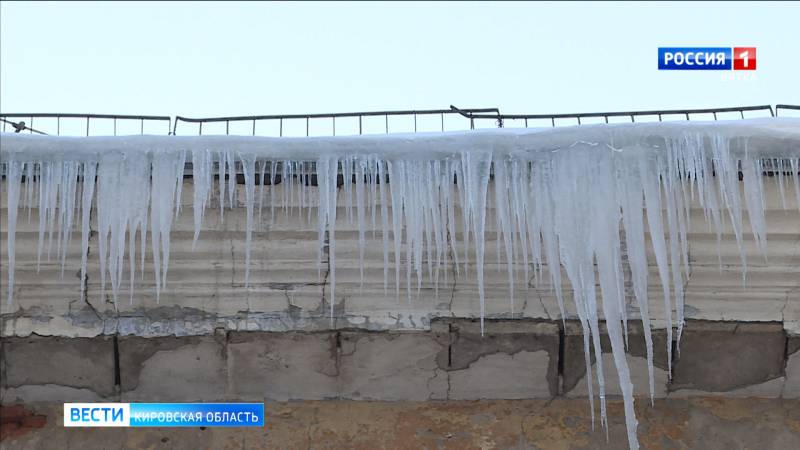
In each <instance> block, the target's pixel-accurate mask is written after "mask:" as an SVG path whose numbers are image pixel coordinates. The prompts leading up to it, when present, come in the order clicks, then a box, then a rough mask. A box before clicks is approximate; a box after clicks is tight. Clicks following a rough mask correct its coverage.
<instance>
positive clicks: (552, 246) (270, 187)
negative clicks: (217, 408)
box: [2, 138, 800, 448]
mask: <svg viewBox="0 0 800 450" xmlns="http://www.w3.org/2000/svg"><path fill="white" fill-rule="evenodd" d="M14 158H17V157H14ZM14 158H12V159H8V160H4V161H3V166H2V169H3V173H4V174H5V178H6V190H7V208H8V222H7V224H8V301H9V302H11V301H12V296H13V289H14V286H13V284H14V265H15V249H14V240H15V232H16V223H17V214H18V211H19V210H22V211H23V212H24V211H25V209H26V208H27V217H28V221H30V220H31V210H32V209H34V208H36V209H38V211H39V214H38V234H39V240H38V248H37V261H36V265H37V270H38V268H39V266H40V263H41V260H42V257H43V254H44V255H45V257H46V258H47V259H48V260H49V259H50V257H51V253H55V257H56V258H57V259H59V260H60V263H61V273H62V276H63V272H64V265H65V261H66V254H67V248H68V247H69V245H70V240H71V239H72V230H73V229H74V228H76V227H77V226H78V224H80V231H81V249H82V251H81V292H82V293H83V292H84V290H85V289H86V279H87V276H86V271H87V258H88V249H89V240H90V221H91V217H92V215H93V216H94V217H95V219H96V227H97V228H96V230H95V231H96V232H97V246H98V250H97V254H98V258H99V261H100V272H101V273H100V281H101V292H104V291H105V287H106V282H107V279H108V280H109V281H110V285H111V290H112V294H113V298H114V300H115V302H116V301H117V298H118V294H119V290H120V285H121V282H122V280H123V278H125V277H126V276H125V275H126V274H125V273H124V268H125V266H126V263H125V256H126V255H127V258H128V261H127V269H128V273H127V278H129V282H130V301H133V296H134V290H133V286H134V283H135V281H134V278H135V271H136V267H137V266H139V268H140V269H139V270H140V272H143V271H144V262H145V254H146V251H147V245H146V242H147V241H148V239H149V241H150V252H151V255H152V259H153V263H154V268H155V289H156V292H157V295H158V294H159V293H160V292H161V290H162V289H163V288H164V286H165V285H166V283H167V271H168V262H169V253H170V230H171V227H172V224H173V222H174V220H175V217H176V216H177V215H178V214H180V213H181V198H182V188H183V185H184V176H185V175H187V174H188V172H189V170H191V175H192V187H193V193H192V203H193V215H194V228H195V229H194V241H195V242H196V241H197V239H198V238H199V237H200V234H201V229H202V226H203V221H204V215H205V214H206V213H207V209H208V207H209V205H210V202H211V200H212V196H216V197H217V198H218V202H219V206H220V208H219V214H220V219H221V220H224V215H225V208H226V207H228V208H230V207H234V206H236V205H238V204H239V203H238V202H240V203H243V204H244V207H245V208H246V215H247V221H246V223H247V225H246V247H245V248H246V252H245V259H246V261H245V267H246V272H245V285H246V286H247V285H249V282H250V281H249V274H250V248H251V241H252V239H253V232H254V228H255V227H256V224H257V223H261V222H262V217H263V216H264V215H266V214H269V216H270V218H271V220H274V217H275V214H276V210H277V211H278V213H280V212H281V210H282V212H283V214H284V215H290V214H297V215H298V217H300V218H301V219H302V220H306V221H310V220H313V217H312V216H313V215H314V212H315V210H316V218H317V230H318V235H319V236H318V237H319V239H318V248H317V261H318V267H322V266H323V265H324V264H326V263H327V264H328V266H329V270H330V276H329V283H330V298H331V301H330V307H331V316H333V306H334V303H335V298H336V297H335V295H336V291H335V289H336V270H335V266H336V239H335V237H336V225H337V213H338V210H339V209H340V208H343V214H344V215H345V216H346V219H347V221H348V222H349V223H350V224H354V225H356V227H357V230H358V243H359V247H358V248H359V263H360V266H359V267H360V273H361V279H362V282H363V273H364V264H365V261H364V255H365V248H366V245H367V241H368V239H369V238H368V235H369V234H370V233H371V238H372V239H374V240H379V241H380V243H381V245H382V247H383V286H384V291H385V292H386V294H387V295H388V294H389V292H390V291H392V289H391V288H392V287H393V288H394V289H393V290H394V294H395V295H397V296H399V295H400V291H401V288H402V289H405V290H406V293H407V296H408V298H409V300H410V299H411V297H412V293H413V292H414V291H415V290H417V291H419V289H421V288H422V286H423V284H424V283H425V282H427V283H430V284H432V285H433V286H434V287H435V288H436V289H437V290H438V285H439V283H440V282H442V281H443V282H446V280H447V278H446V277H447V276H448V272H449V270H448V268H449V267H455V269H456V272H457V274H458V276H461V274H464V276H472V275H471V274H474V276H475V277H476V279H477V285H478V292H479V297H480V317H481V326H483V318H484V315H485V307H484V304H485V301H484V277H483V272H484V270H483V269H484V265H485V261H484V259H485V243H486V240H487V235H490V234H494V240H495V241H496V245H497V247H498V251H497V257H498V261H497V262H498V266H499V265H500V263H501V261H500V258H501V257H502V258H503V259H504V261H502V263H503V264H504V265H505V267H506V270H507V276H508V289H509V310H510V311H511V312H512V313H513V312H514V311H515V301H514V298H515V295H519V294H515V287H517V285H518V284H519V281H517V280H522V281H523V282H524V285H525V288H526V289H527V286H528V283H527V280H529V277H530V275H531V274H532V275H533V276H535V277H537V279H541V278H542V277H543V276H544V275H543V274H544V273H545V272H546V273H548V274H549V277H550V283H551V284H552V286H553V289H554V293H555V296H556V298H557V301H558V305H559V309H560V312H561V316H562V318H564V317H566V314H565V312H564V300H563V299H564V297H565V294H564V293H563V292H562V283H563V282H565V281H566V282H568V283H569V286H570V287H571V290H572V299H573V302H574V307H575V310H576V312H577V315H578V318H579V320H580V323H581V325H582V328H583V332H584V346H585V357H586V364H587V374H589V375H590V376H588V377H587V382H588V389H589V394H590V395H589V398H590V408H591V409H592V413H593V414H592V424H593V426H594V411H595V406H594V393H593V377H592V376H591V370H590V369H591V352H592V350H593V351H594V353H595V355H598V356H599V355H600V353H601V350H600V332H601V331H600V328H599V323H600V313H599V311H600V310H601V308H602V315H603V316H604V318H605V319H606V322H607V325H608V326H607V330H608V335H609V338H610V342H611V346H612V354H613V356H614V360H615V365H616V368H617V371H618V373H619V379H620V385H621V390H622V393H623V397H624V400H625V414H626V423H627V427H628V431H629V445H630V447H631V448H637V447H638V441H637V439H636V419H635V416H634V413H633V394H632V385H631V382H630V374H629V372H628V366H627V362H626V361H625V347H626V345H627V339H628V337H627V320H628V317H627V314H628V311H627V307H626V302H625V300H626V298H630V297H634V298H635V300H636V302H637V304H638V308H639V311H640V315H641V319H642V321H643V328H644V334H645V340H646V343H647V360H648V372H649V383H650V396H651V401H652V397H653V392H654V374H653V345H652V336H651V327H650V316H649V311H648V301H647V300H648V299H647V292H648V288H647V283H648V277H647V275H648V260H649V259H650V258H649V257H648V241H649V242H650V247H649V250H650V254H652V255H654V258H655V263H656V267H657V272H658V277H659V279H660V282H661V287H662V291H663V302H664V307H665V310H666V311H671V310H673V308H674V309H675V318H674V322H673V317H672V316H671V314H667V316H666V319H667V324H666V331H667V334H668V338H667V342H668V343H670V342H672V341H673V337H672V334H673V326H674V327H675V329H676V333H677V336H676V340H678V341H679V340H680V336H681V332H682V329H683V323H684V319H683V309H684V308H683V286H684V282H685V280H686V279H687V278H688V269H689V259H688V240H687V234H688V232H689V227H690V210H691V208H692V206H694V207H695V208H697V207H699V208H701V209H702V211H703V214H704V218H705V220H706V222H707V223H708V225H709V227H710V229H711V230H713V231H714V232H715V233H716V235H717V239H718V241H719V240H720V239H721V237H722V233H723V230H724V228H725V227H726V226H729V227H730V229H731V231H732V232H733V234H734V236H735V238H736V241H737V244H738V246H739V250H740V255H741V258H742V266H743V267H746V261H745V258H744V250H743V241H744V233H745V231H744V230H745V223H744V217H743V210H747V214H748V219H749V223H750V228H751V230H752V233H753V237H754V241H755V243H756V245H757V246H758V248H759V249H760V250H761V252H762V253H763V254H764V255H765V256H766V223H765V213H764V210H765V206H764V205H765V198H764V182H765V181H764V180H765V178H764V176H763V175H764V174H765V173H769V174H772V175H775V176H773V177H772V178H768V179H770V180H774V182H775V183H776V184H777V185H778V189H777V191H778V192H779V193H780V202H781V205H782V206H783V208H784V209H786V208H787V207H788V201H787V198H786V195H785V193H786V192H787V191H790V190H793V191H794V194H795V196H796V201H797V204H798V205H800V183H798V178H800V177H798V176H797V174H798V171H799V170H800V158H797V157H796V156H795V155H789V156H788V157H785V158H784V157H781V158H776V159H757V158H735V157H734V156H733V155H732V154H731V152H730V151H729V149H728V142H726V141H725V140H724V139H722V138H718V139H715V140H712V142H711V145H710V146H709V148H706V146H702V145H697V144H696V143H695V144H693V143H692V141H691V140H675V141H668V146H667V149H666V150H665V151H659V152H658V153H655V154H654V153H653V152H650V151H648V149H645V148H635V149H632V150H631V151H621V152H620V151H613V150H608V151H601V150H598V149H597V148H595V147H594V146H591V145H588V144H587V145H582V144H580V145H575V146H573V147H571V148H570V149H569V151H561V152H552V153H549V154H547V155H545V156H541V155H537V156H533V157H531V158H530V159H520V158H518V157H517V158H515V157H509V156H497V155H493V154H492V152H491V151H476V150H472V151H463V152H461V153H460V154H457V155H454V157H452V158H448V159H444V160H387V159H382V158H380V157H379V156H378V155H375V154H373V155H325V156H320V157H319V158H318V159H317V160H315V161H291V160H290V161H285V160H281V161H276V160H269V159H263V158H261V157H258V156H257V155H255V154H248V153H240V152H236V151H210V150H196V151H191V152H186V151H180V152H146V153H143V154H142V153H138V154H134V153H125V152H121V153H120V152H115V153H112V154H108V155H103V156H102V157H98V158H96V159H95V160H89V161H86V160H80V161H79V160H70V159H68V158H66V157H63V156H61V157H59V158H57V159H53V160H46V161H21V160H17V159H14ZM189 162H190V163H191V165H188V164H187V163H189ZM237 174H242V175H243V178H244V180H243V181H244V197H245V198H244V199H237V198H236V195H237ZM740 176H741V179H742V181H743V182H744V189H743V191H740ZM215 179H216V180H217V182H216V183H214V180H215ZM83 180H91V182H83ZM345 180H348V181H349V182H344V181H345ZM790 180H791V181H790ZM792 182H793V185H794V186H793V189H792V188H790V187H789V186H790V184H791V183H792ZM280 186H283V188H282V189H276V188H275V187H280ZM314 186H316V187H314ZM213 191H216V193H214V192H213ZM339 202H341V203H343V204H341V205H340V204H339ZM20 203H22V205H21V207H20ZM266 208H269V210H268V211H267V210H266ZM487 211H491V212H492V213H493V217H490V218H489V219H488V220H490V221H491V220H493V221H494V224H493V231H492V232H491V233H490V232H489V231H487V223H486V222H487ZM256 231H257V230H256ZM148 234H149V237H148V236H147V235H148ZM137 235H138V248H137ZM648 235H649V237H650V239H647V237H646V236H648ZM623 244H624V245H623ZM53 246H55V252H52V248H53ZM623 248H624V249H625V251H624V252H623ZM93 253H94V252H93ZM548 262H549V263H550V264H551V265H552V266H560V268H561V270H546V268H547V266H548V264H547V263H548ZM370 264H372V262H370ZM626 269H628V272H629V275H628V276H629V277H630V280H626V275H625V273H626ZM563 277H566V280H564V279H562V278H563ZM626 282H630V283H631V284H632V292H628V291H627V290H626V287H625V285H626ZM598 285H599V292H600V296H599V297H600V299H602V301H598V300H599V299H598V295H597V293H598V290H597V286H598ZM666 351H667V353H668V357H667V361H669V364H670V366H669V368H668V371H669V373H670V375H671V361H672V347H671V346H670V345H669V344H668V345H667V348H666ZM597 360H598V361H599V360H600V358H597ZM595 372H596V373H595V377H596V378H597V380H598V386H599V389H600V392H599V400H600V412H601V413H600V418H601V424H602V425H603V427H606V429H607V426H608V424H607V421H606V406H605V384H604V378H605V376H604V373H603V367H602V364H596V366H595Z"/></svg>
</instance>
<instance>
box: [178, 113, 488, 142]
mask: <svg viewBox="0 0 800 450" xmlns="http://www.w3.org/2000/svg"><path fill="white" fill-rule="evenodd" d="M462 111H465V112H467V113H470V114H484V113H491V112H494V113H495V114H500V110H499V109H498V108H469V109H464V110H458V111H457V110H454V109H452V108H451V109H427V110H399V111H362V112H347V113H327V114H276V115H266V116H232V117H207V118H189V117H183V116H177V117H175V124H174V125H173V129H172V134H177V130H178V124H179V123H181V122H186V123H196V124H199V127H198V134H200V135H202V134H203V124H208V123H214V122H224V123H225V134H230V124H231V122H252V134H253V135H254V136H255V135H256V123H258V122H260V121H277V122H278V136H283V134H284V133H283V131H284V128H283V126H284V122H285V121H290V120H301V121H302V120H304V121H305V129H306V136H309V135H310V124H311V120H312V119H323V120H324V119H330V124H331V134H332V135H333V136H336V119H337V118H346V117H350V118H357V119H358V134H363V133H364V119H365V118H366V117H383V118H384V132H385V133H389V118H390V117H397V116H406V117H413V119H414V132H415V133H416V132H417V118H418V117H420V116H436V115H438V116H439V118H440V124H441V131H445V124H444V117H445V115H449V114H458V115H463V113H462Z"/></svg>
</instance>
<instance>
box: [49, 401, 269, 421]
mask: <svg viewBox="0 0 800 450" xmlns="http://www.w3.org/2000/svg"><path fill="white" fill-rule="evenodd" d="M64 426H65V427H263V426H264V404H263V403H64Z"/></svg>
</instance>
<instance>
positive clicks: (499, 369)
mask: <svg viewBox="0 0 800 450" xmlns="http://www.w3.org/2000/svg"><path fill="white" fill-rule="evenodd" d="M448 325H449V329H450V333H451V341H452V342H451V344H450V352H449V355H448V361H447V367H448V371H449V381H450V391H449V396H448V398H450V399H463V400H471V399H480V398H509V399H511V398H550V397H552V396H555V395H556V394H557V393H558V349H559V330H558V325H556V324H553V323H545V322H534V321H520V320H513V321H511V320H501V321H485V322H484V330H483V335H481V328H480V322H479V321H476V320H456V321H452V322H448Z"/></svg>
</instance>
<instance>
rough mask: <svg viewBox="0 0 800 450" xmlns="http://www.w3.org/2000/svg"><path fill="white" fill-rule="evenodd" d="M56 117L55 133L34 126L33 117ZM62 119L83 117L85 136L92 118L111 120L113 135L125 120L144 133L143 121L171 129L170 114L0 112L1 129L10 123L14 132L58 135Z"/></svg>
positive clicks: (88, 134) (4, 128)
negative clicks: (159, 123)
mask: <svg viewBox="0 0 800 450" xmlns="http://www.w3.org/2000/svg"><path fill="white" fill-rule="evenodd" d="M12 118H13V119H28V120H29V122H25V121H24V120H21V121H17V122H14V121H12V120H9V119H12ZM48 118H49V119H56V121H55V122H56V123H55V127H56V130H55V133H45V132H44V131H40V130H38V129H37V128H34V127H35V124H34V120H35V119H48ZM62 119H83V120H82V121H85V130H86V136H91V123H92V120H95V121H96V120H111V121H112V130H113V131H112V132H113V135H114V136H116V135H117V125H118V123H119V122H127V123H131V122H133V123H135V124H138V125H139V134H144V130H145V123H150V122H166V125H167V127H166V130H165V131H166V132H165V133H164V134H170V130H171V129H172V118H171V117H170V116H142V115H130V114H74V113H13V114H4V113H3V114H0V121H2V123H3V125H2V130H3V131H8V130H7V125H11V126H12V127H13V128H14V130H15V132H16V133H20V132H22V131H29V132H31V133H38V134H55V135H58V136H60V135H61V125H62V123H61V122H62Z"/></svg>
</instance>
